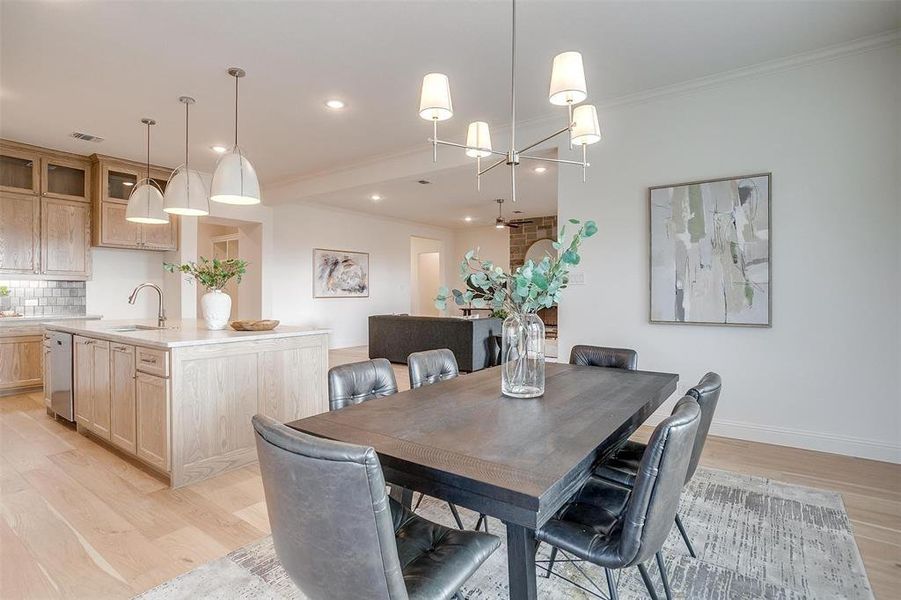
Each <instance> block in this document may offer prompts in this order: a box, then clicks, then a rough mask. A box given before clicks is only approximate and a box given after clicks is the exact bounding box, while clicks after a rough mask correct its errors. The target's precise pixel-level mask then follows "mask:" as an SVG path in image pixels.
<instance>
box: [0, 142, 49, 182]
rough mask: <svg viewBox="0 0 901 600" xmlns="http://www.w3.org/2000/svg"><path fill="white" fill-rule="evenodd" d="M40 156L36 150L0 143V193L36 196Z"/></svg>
mask: <svg viewBox="0 0 901 600" xmlns="http://www.w3.org/2000/svg"><path fill="white" fill-rule="evenodd" d="M40 165H41V155H40V153H39V152H38V151H37V150H36V149H30V148H24V147H18V146H14V145H9V144H7V143H0V191H4V192H17V193H21V194H27V195H38V194H39V193H40V187H41V175H40V173H41V171H40Z"/></svg>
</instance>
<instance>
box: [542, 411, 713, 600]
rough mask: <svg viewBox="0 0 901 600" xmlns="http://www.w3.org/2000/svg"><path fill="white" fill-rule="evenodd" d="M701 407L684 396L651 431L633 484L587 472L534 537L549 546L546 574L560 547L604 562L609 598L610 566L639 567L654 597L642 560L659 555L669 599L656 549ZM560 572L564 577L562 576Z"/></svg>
mask: <svg viewBox="0 0 901 600" xmlns="http://www.w3.org/2000/svg"><path fill="white" fill-rule="evenodd" d="M700 421H701V410H700V407H699V406H698V402H697V400H695V399H694V398H693V397H691V396H685V397H683V398H682V399H681V400H679V402H678V403H677V404H676V408H675V409H674V410H673V413H672V415H670V416H669V417H667V418H666V419H664V420H663V421H662V422H661V423H660V424H659V425H658V426H657V428H656V429H655V430H654V433H653V434H652V435H651V439H650V441H649V442H648V445H647V450H646V451H645V453H644V456H643V457H642V459H641V462H640V464H639V467H638V473H637V474H636V477H635V483H634V485H633V486H632V487H631V488H628V487H625V486H622V485H619V484H617V483H615V482H612V481H608V480H606V479H602V478H600V477H595V476H592V477H589V478H588V481H587V482H586V483H585V484H584V485H583V486H582V488H581V490H579V492H577V493H576V495H575V496H574V497H573V498H572V499H571V500H570V501H569V502H568V503H567V504H566V505H564V507H563V508H562V509H560V510H559V511H558V512H557V514H556V515H555V516H554V518H552V519H551V520H549V521H548V522H547V523H545V524H544V525H543V526H542V527H541V528H540V529H539V530H538V531H537V532H536V538H537V539H538V540H539V541H541V542H545V543H547V544H549V545H550V546H551V547H552V550H551V556H550V560H549V561H548V562H549V564H548V567H547V576H548V577H550V575H551V574H552V573H553V568H554V561H555V560H556V556H557V552H558V550H562V551H564V552H567V553H570V554H572V555H573V556H575V557H577V558H578V559H581V560H585V561H588V562H591V563H594V564H596V565H598V566H600V567H603V569H604V574H605V575H606V577H607V589H608V591H609V592H610V597H611V598H613V599H614V600H616V598H617V597H618V595H617V590H616V583H615V581H614V579H613V574H612V571H613V570H616V569H625V568H628V567H633V566H635V567H638V572H639V574H640V575H641V579H642V580H643V581H644V584H645V587H647V589H648V593H649V594H650V595H651V598H652V600H657V598H658V596H657V592H656V590H655V589H654V585H653V583H652V582H651V578H650V576H649V575H648V571H647V568H646V567H645V565H644V563H645V562H646V561H648V560H650V559H651V558H656V559H657V567H658V568H659V569H660V578H661V580H662V581H663V589H664V591H665V593H666V597H667V599H669V598H671V591H670V586H669V579H668V577H667V575H666V565H665V563H664V562H663V555H662V553H661V552H660V549H661V548H662V547H663V543H664V541H666V538H667V536H668V535H669V532H670V529H672V527H673V518H674V517H675V515H676V511H677V510H678V509H679V496H680V495H681V493H682V487H683V483H684V482H685V475H686V473H687V472H688V467H689V462H690V461H691V449H692V446H693V445H694V442H695V439H696V434H697V430H698V426H699V424H700ZM561 577H562V576H561Z"/></svg>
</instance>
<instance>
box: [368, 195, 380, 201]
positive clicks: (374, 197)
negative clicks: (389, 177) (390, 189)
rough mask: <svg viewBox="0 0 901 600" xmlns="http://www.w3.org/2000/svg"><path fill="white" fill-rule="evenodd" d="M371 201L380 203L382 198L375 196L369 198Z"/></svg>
mask: <svg viewBox="0 0 901 600" xmlns="http://www.w3.org/2000/svg"><path fill="white" fill-rule="evenodd" d="M369 199H370V200H372V201H373V202H378V201H379V200H381V199H382V197H381V196H380V195H378V194H373V195H371V196H370V197H369Z"/></svg>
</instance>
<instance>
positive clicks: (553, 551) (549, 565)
mask: <svg viewBox="0 0 901 600" xmlns="http://www.w3.org/2000/svg"><path fill="white" fill-rule="evenodd" d="M555 560H557V547H556V546H551V560H549V561H548V563H547V572H546V573H545V574H544V578H545V579H550V578H551V571H553V570H554V561H555Z"/></svg>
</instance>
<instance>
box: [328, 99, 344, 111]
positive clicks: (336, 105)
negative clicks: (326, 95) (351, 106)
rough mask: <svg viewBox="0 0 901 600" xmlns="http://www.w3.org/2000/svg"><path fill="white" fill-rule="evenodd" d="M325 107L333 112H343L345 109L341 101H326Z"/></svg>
mask: <svg viewBox="0 0 901 600" xmlns="http://www.w3.org/2000/svg"><path fill="white" fill-rule="evenodd" d="M325 105H326V106H327V107H329V108H330V109H332V110H341V109H342V108H344V106H345V105H344V102H343V101H341V100H337V99H335V100H326V102H325Z"/></svg>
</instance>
